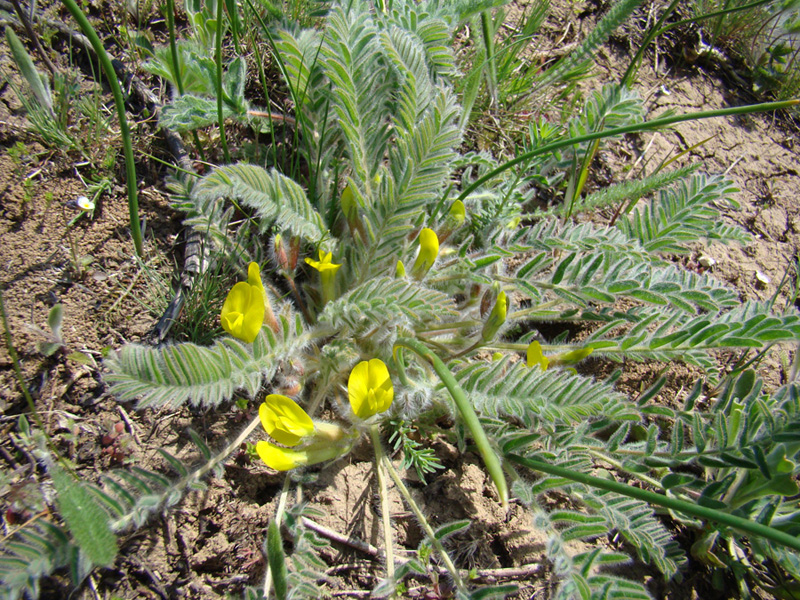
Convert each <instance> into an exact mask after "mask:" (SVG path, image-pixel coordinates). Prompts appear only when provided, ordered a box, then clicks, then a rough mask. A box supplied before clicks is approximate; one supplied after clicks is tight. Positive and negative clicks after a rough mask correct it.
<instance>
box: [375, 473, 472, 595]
mask: <svg viewBox="0 0 800 600" xmlns="http://www.w3.org/2000/svg"><path fill="white" fill-rule="evenodd" d="M386 470H387V471H389V476H390V477H391V478H392V481H394V484H395V485H396V486H397V489H398V490H399V491H400V494H402V496H403V498H404V499H405V501H406V502H407V503H408V506H409V508H411V512H413V513H414V516H415V517H416V518H417V522H418V523H419V524H420V527H422V529H423V530H424V531H425V535H427V536H428V539H430V541H431V545H432V546H433V547H434V549H435V550H436V552H438V553H439V557H440V558H441V559H442V562H443V563H444V566H445V568H446V569H447V571H448V572H449V573H450V576H451V577H452V578H453V583H455V584H456V588H457V589H458V591H459V592H460V593H461V595H462V597H465V598H466V597H468V592H467V588H466V586H465V585H464V581H463V580H462V579H461V576H460V575H459V574H458V569H456V566H455V565H454V564H453V561H452V560H450V555H449V554H447V552H446V551H445V549H444V546H442V542H440V541H439V539H438V538H437V537H436V532H435V531H434V530H433V528H432V527H431V526H430V523H428V520H427V519H426V518H425V515H423V514H422V511H421V510H420V509H419V506H417V503H416V502H414V498H412V497H411V492H409V491H408V488H407V487H406V486H405V484H404V483H403V480H402V479H400V475H399V474H398V473H397V471H395V468H394V465H392V463H391V462H389V461H388V460H387V461H386Z"/></svg>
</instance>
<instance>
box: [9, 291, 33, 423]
mask: <svg viewBox="0 0 800 600" xmlns="http://www.w3.org/2000/svg"><path fill="white" fill-rule="evenodd" d="M0 317H2V318H3V331H4V333H5V340H6V350H8V355H9V356H10V357H11V364H12V365H14V374H15V375H16V377H17V383H19V388H20V389H21V390H22V395H23V396H25V401H26V402H27V403H28V409H29V410H30V411H31V417H33V420H34V421H35V422H36V425H37V426H38V427H39V429H40V430H41V431H42V432H44V423H42V419H41V417H40V416H39V413H38V412H37V411H36V404H34V402H33V398H32V397H31V393H30V391H28V386H27V385H25V377H23V375H22V369H21V368H20V366H19V356H17V350H16V348H14V341H13V340H12V339H11V329H10V328H9V327H8V317H7V316H6V305H5V303H4V302H3V292H2V290H0Z"/></svg>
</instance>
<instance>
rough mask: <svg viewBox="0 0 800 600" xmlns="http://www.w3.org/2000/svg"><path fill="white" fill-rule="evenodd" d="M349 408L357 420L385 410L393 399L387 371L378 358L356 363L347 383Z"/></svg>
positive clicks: (390, 381)
mask: <svg viewBox="0 0 800 600" xmlns="http://www.w3.org/2000/svg"><path fill="white" fill-rule="evenodd" d="M347 394H348V396H349V398H350V408H352V409H353V414H355V416H356V417H358V418H359V419H368V418H370V417H371V416H373V415H375V414H377V413H379V412H383V411H385V410H387V409H388V408H389V407H390V406H391V405H392V400H393V399H394V387H393V386H392V378H391V377H390V376H389V369H388V368H386V364H385V363H384V362H383V361H382V360H380V359H379V358H373V359H371V360H368V361H367V360H365V361H361V362H360V363H358V364H357V365H356V366H355V367H353V370H352V371H351V372H350V378H349V379H348V381H347Z"/></svg>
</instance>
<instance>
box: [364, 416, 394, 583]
mask: <svg viewBox="0 0 800 600" xmlns="http://www.w3.org/2000/svg"><path fill="white" fill-rule="evenodd" d="M369 436H370V438H371V439H372V447H373V448H374V449H375V474H376V475H377V476H378V489H379V490H380V495H381V522H382V524H383V545H384V547H385V548H386V576H387V577H388V578H389V579H394V547H393V544H392V521H391V518H390V517H391V516H390V515H389V490H388V488H387V487H386V474H385V473H384V471H383V470H384V468H385V465H386V463H387V462H389V461H388V460H387V459H386V454H384V452H383V446H382V445H381V434H380V430H379V429H378V426H377V425H372V426H371V427H370V428H369Z"/></svg>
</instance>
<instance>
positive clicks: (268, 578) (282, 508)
mask: <svg viewBox="0 0 800 600" xmlns="http://www.w3.org/2000/svg"><path fill="white" fill-rule="evenodd" d="M259 421H260V418H259ZM290 482H291V479H290V478H289V477H288V476H286V477H284V479H283V487H282V488H281V496H280V498H279V499H278V508H277V509H276V510H275V524H276V525H277V526H278V527H280V526H281V520H282V519H283V513H285V512H286V498H287V497H288V496H289V483H290ZM271 587H272V569H271V568H270V566H269V562H267V572H266V573H265V574H264V598H269V592H270V588H271Z"/></svg>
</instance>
